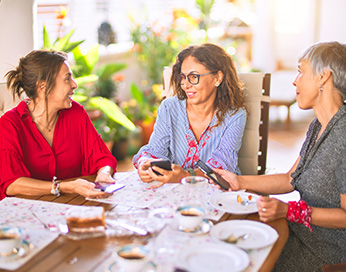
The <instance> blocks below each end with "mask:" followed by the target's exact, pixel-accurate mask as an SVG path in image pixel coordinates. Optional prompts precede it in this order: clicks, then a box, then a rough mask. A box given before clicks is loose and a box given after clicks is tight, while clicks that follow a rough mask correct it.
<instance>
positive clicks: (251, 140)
mask: <svg viewBox="0 0 346 272" xmlns="http://www.w3.org/2000/svg"><path fill="white" fill-rule="evenodd" d="M238 76H239V78H240V80H241V81H243V83H244V85H245V90H244V94H245V101H246V106H247V108H248V111H249V115H248V119H247V122H246V126H245V130H244V135H243V142H242V146H241V148H240V150H239V153H238V165H239V168H240V170H241V171H242V174H243V175H256V174H264V172H265V170H266V164H267V147H268V115H269V103H270V99H269V95H270V74H263V73H239V74H238Z"/></svg>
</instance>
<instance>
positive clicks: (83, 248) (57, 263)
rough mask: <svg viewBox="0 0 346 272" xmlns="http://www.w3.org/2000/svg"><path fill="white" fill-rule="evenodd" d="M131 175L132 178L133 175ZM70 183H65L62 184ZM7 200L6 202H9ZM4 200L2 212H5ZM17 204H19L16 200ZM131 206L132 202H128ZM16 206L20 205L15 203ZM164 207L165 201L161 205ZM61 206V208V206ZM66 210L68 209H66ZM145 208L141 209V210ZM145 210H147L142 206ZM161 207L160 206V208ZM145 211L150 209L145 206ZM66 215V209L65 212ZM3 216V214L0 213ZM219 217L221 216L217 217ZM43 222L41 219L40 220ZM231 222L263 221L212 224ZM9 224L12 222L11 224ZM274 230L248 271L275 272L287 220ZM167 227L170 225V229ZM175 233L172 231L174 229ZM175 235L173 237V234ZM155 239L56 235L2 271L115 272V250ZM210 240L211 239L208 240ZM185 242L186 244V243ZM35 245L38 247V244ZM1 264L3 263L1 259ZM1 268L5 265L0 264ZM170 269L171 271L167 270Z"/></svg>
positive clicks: (70, 199) (42, 199)
mask: <svg viewBox="0 0 346 272" xmlns="http://www.w3.org/2000/svg"><path fill="white" fill-rule="evenodd" d="M129 173H131V175H132V176H136V174H137V173H136V172H135V171H132V172H129ZM122 174H123V176H124V175H125V176H126V173H122ZM131 175H130V176H131ZM81 178H83V179H86V180H88V181H94V180H95V176H86V177H81ZM65 181H69V180H63V181H62V182H65ZM13 199H19V200H22V201H28V202H30V203H34V204H33V207H38V206H39V205H40V204H42V205H43V204H44V203H49V204H51V205H55V204H66V205H68V206H70V205H73V206H75V205H77V206H101V207H103V208H104V210H105V211H106V212H112V211H114V210H116V209H117V207H118V208H119V206H121V205H119V203H112V202H107V201H104V202H102V201H100V200H99V199H97V200H96V199H86V198H85V197H83V196H81V195H77V194H66V193H63V194H61V195H60V196H56V195H42V196H24V195H17V196H15V198H13ZM5 200H6V199H5ZM1 202H2V201H0V209H1ZM12 202H13V203H16V202H15V201H12ZM128 202H129V203H130V204H129V205H131V200H129V201H128ZM13 203H12V205H16V204H13ZM157 205H158V207H160V205H164V202H161V203H159V204H157ZM59 207H60V206H59ZM62 207H64V206H62ZM139 208H141V207H139ZM142 208H143V207H142ZM156 208H157V207H156ZM144 209H146V208H145V207H144ZM61 212H62V213H63V210H61ZM0 216H1V214H0ZM216 218H217V217H216ZM38 219H40V218H38ZM3 220H4V218H1V219H0V223H1V222H2V223H3V222H4V221H3ZM229 220H252V221H255V222H259V221H260V220H259V216H258V213H257V212H254V213H247V214H231V213H223V214H222V216H219V217H218V218H217V219H216V220H215V219H212V220H211V222H212V224H213V225H214V226H215V225H216V224H218V223H220V222H225V221H229ZM39 221H41V223H42V226H41V230H40V231H41V232H42V233H43V232H44V231H47V232H49V233H50V231H49V226H48V222H42V220H39ZM7 223H9V222H7ZM265 224H266V225H269V226H270V227H272V228H273V229H274V230H275V231H276V232H277V234H278V237H277V239H276V241H275V242H274V243H273V244H272V245H271V246H270V247H268V248H267V252H266V253H265V255H264V257H263V260H262V261H260V265H259V267H257V268H254V269H252V270H251V269H246V270H244V271H271V270H272V269H273V267H274V265H275V263H276V261H277V260H278V258H279V256H280V254H281V252H282V250H283V248H284V246H285V243H286V241H287V239H288V235H289V231H288V225H287V222H286V219H284V218H283V219H278V220H275V221H272V222H269V223H265ZM166 228H167V226H166ZM170 231H171V230H170ZM172 233H173V234H172ZM168 236H170V238H171V239H173V240H174V239H175V237H174V232H171V233H170V234H168ZM204 237H208V234H205V235H204ZM152 239H154V238H153V235H152V234H150V233H149V234H148V235H138V234H133V233H132V234H130V235H124V236H109V235H106V236H102V237H94V238H89V239H79V240H75V239H70V238H69V237H68V236H67V235H62V234H60V233H57V234H56V236H52V237H51V240H50V241H49V243H47V244H46V245H45V244H44V245H42V248H40V250H39V251H37V252H35V254H34V255H33V256H32V257H31V258H30V259H28V260H27V261H26V262H25V263H23V264H21V265H20V266H19V267H17V268H15V269H11V270H6V269H2V270H1V269H0V271H16V272H24V271H27V272H29V271H33V272H36V271H40V272H41V271H62V272H66V271H83V272H84V271H95V272H104V271H112V270H111V269H110V266H111V265H112V263H114V252H115V248H116V247H118V246H119V245H125V244H133V243H135V244H144V245H145V244H149V243H150V241H151V240H152ZM189 239H190V240H193V239H197V238H195V237H194V236H193V235H191V236H190V237H189ZM205 239H207V238H205ZM183 243H184V242H183ZM34 246H35V245H34ZM0 261H1V260H0ZM0 268H1V265H0ZM167 269H168V268H167ZM179 269H180V264H179V262H178V263H175V264H174V265H172V266H171V268H170V269H169V270H170V271H185V270H184V269H180V270H179ZM158 271H168V270H165V269H164V267H161V269H158Z"/></svg>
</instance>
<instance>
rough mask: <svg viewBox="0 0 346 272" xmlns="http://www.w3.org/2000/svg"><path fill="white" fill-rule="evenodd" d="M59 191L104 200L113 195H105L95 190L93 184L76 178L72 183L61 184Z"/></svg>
mask: <svg viewBox="0 0 346 272" xmlns="http://www.w3.org/2000/svg"><path fill="white" fill-rule="evenodd" d="M60 188H61V191H62V192H63V193H64V192H65V193H76V194H79V195H81V196H84V197H86V198H91V199H92V198H106V197H109V196H111V195H112V194H113V193H111V194H109V193H105V192H102V191H99V190H95V184H94V183H93V182H90V181H87V180H85V179H81V178H78V179H76V180H73V181H68V182H61V183H60Z"/></svg>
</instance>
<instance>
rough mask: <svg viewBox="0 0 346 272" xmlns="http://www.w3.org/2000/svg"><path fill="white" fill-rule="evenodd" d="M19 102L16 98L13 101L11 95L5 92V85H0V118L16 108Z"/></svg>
mask: <svg viewBox="0 0 346 272" xmlns="http://www.w3.org/2000/svg"><path fill="white" fill-rule="evenodd" d="M19 102H20V100H19V99H18V98H17V97H16V100H15V101H13V97H12V94H11V93H10V92H9V91H8V90H7V87H6V84H5V83H0V116H2V115H3V114H4V113H5V112H6V111H8V110H10V109H12V108H13V107H15V106H17V105H18V103H19Z"/></svg>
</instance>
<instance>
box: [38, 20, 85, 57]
mask: <svg viewBox="0 0 346 272" xmlns="http://www.w3.org/2000/svg"><path fill="white" fill-rule="evenodd" d="M74 31H75V29H72V30H71V31H70V32H69V33H68V34H67V35H66V36H64V37H62V38H59V37H58V38H57V39H56V40H55V41H54V42H53V43H52V42H51V41H50V38H49V34H48V32H47V29H46V27H45V26H43V47H42V48H43V49H53V50H55V51H63V52H66V53H69V52H71V51H72V50H73V49H75V48H76V47H78V46H79V45H80V44H82V43H83V42H84V41H85V40H82V41H77V42H70V38H71V36H72V34H73V32H74Z"/></svg>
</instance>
